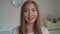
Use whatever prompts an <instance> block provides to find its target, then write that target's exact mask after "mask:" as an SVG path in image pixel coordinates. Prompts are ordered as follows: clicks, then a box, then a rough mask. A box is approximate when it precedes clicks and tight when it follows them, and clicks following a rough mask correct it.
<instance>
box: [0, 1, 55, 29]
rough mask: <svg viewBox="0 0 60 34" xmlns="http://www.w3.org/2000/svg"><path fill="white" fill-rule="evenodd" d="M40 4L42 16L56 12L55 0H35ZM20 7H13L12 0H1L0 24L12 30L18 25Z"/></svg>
mask: <svg viewBox="0 0 60 34" xmlns="http://www.w3.org/2000/svg"><path fill="white" fill-rule="evenodd" d="M35 1H36V2H37V3H38V5H39V8H40V9H39V10H40V13H41V16H46V15H48V14H54V11H55V9H54V0H35ZM20 8H21V7H18V8H16V7H13V6H12V4H11V0H0V25H1V24H2V27H4V28H6V29H8V30H10V29H12V28H13V27H16V26H18V24H19V17H20Z"/></svg>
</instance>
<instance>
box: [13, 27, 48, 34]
mask: <svg viewBox="0 0 60 34" xmlns="http://www.w3.org/2000/svg"><path fill="white" fill-rule="evenodd" d="M17 29H18V28H14V29H13V30H12V34H18V30H17ZM41 29H42V34H49V32H48V29H47V28H45V27H41ZM28 34H34V32H30V33H28Z"/></svg>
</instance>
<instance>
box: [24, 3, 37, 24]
mask: <svg viewBox="0 0 60 34" xmlns="http://www.w3.org/2000/svg"><path fill="white" fill-rule="evenodd" d="M24 18H25V21H26V22H27V23H30V24H32V23H34V22H35V20H36V19H37V9H36V7H35V5H34V4H33V3H29V4H27V5H26V6H25V10H24Z"/></svg>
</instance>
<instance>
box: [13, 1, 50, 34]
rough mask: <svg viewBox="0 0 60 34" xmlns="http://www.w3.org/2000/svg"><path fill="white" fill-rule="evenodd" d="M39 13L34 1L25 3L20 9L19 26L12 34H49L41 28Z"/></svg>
mask: <svg viewBox="0 0 60 34" xmlns="http://www.w3.org/2000/svg"><path fill="white" fill-rule="evenodd" d="M39 12H40V11H39V10H38V6H37V4H36V3H35V2H34V1H26V2H25V3H24V4H23V5H22V8H21V15H20V24H21V25H20V26H19V27H17V28H15V29H13V31H12V34H49V33H48V30H47V29H46V28H44V27H41V23H40V13H39Z"/></svg>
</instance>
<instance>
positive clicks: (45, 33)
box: [41, 27, 49, 34]
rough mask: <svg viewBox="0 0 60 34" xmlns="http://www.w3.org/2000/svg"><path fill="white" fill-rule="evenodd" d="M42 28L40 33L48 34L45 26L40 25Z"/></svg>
mask: <svg viewBox="0 0 60 34" xmlns="http://www.w3.org/2000/svg"><path fill="white" fill-rule="evenodd" d="M41 29H42V34H49V32H48V29H47V28H45V27H41Z"/></svg>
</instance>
